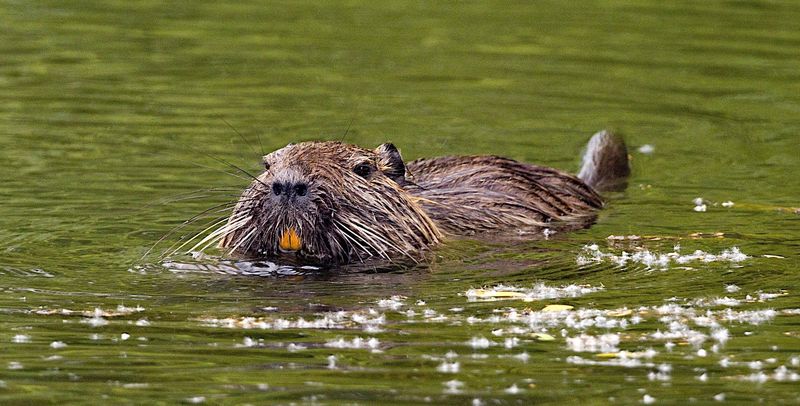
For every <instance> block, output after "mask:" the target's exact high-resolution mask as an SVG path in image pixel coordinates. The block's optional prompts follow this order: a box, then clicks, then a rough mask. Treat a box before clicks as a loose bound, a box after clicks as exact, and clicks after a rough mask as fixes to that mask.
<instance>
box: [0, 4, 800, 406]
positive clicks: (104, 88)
mask: <svg viewBox="0 0 800 406" xmlns="http://www.w3.org/2000/svg"><path fill="white" fill-rule="evenodd" d="M661 3H662V2H655V1H653V2H650V1H640V2H622V1H603V2H579V3H574V4H572V3H564V2H536V3H531V4H527V3H515V2H500V3H497V2H494V3H491V4H489V3H486V4H484V3H479V2H467V3H458V4H455V3H453V4H450V3H440V2H433V3H429V2H411V1H408V2H407V1H393V2H380V3H374V4H373V3H370V2H358V1H354V2H345V3H333V2H332V3H324V4H319V2H272V3H270V4H261V2H237V3H235V4H219V3H216V2H191V3H176V4H162V3H161V2H123V1H103V2H91V1H89V2H80V3H74V4H73V3H63V2H48V1H44V2H35V3H31V2H18V1H0V27H3V28H2V29H0V161H1V162H2V165H1V166H0V168H2V169H0V199H2V204H0V252H2V255H0V325H1V326H2V329H0V343H2V347H0V348H2V349H3V351H2V352H1V353H0V358H1V360H0V401H2V402H3V403H4V404H23V403H64V402H77V403H90V402H98V401H100V402H114V403H149V402H154V401H160V402H164V403H177V402H191V403H199V402H207V403H214V404H217V403H222V404H245V403H251V404H258V403H264V402H268V401H272V402H278V403H291V402H295V403H342V402H346V403H358V404H373V403H376V402H387V403H389V402H395V403H425V402H429V403H445V402H446V403H467V404H492V403H493V402H494V401H498V402H500V403H501V404H528V403H531V402H541V403H559V404H563V403H565V402H575V401H578V400H580V401H590V402H596V403H635V402H645V403H649V402H657V403H661V402H669V403H678V402H681V403H683V402H686V401H697V402H701V403H710V402H715V401H726V402H742V403H743V402H754V401H760V402H770V403H774V402H783V403H795V402H797V401H798V400H800V399H798V393H797V390H796V389H795V388H796V385H797V380H798V376H797V373H800V358H799V357H800V340H798V337H800V330H798V326H799V325H800V323H798V317H800V310H798V308H800V300H798V296H797V289H798V286H800V276H798V273H797V270H798V268H799V267H798V265H800V261H798V257H797V255H798V252H800V217H798V214H797V209H796V207H798V206H800V203H798V196H800V183H798V181H797V177H796V174H797V173H798V172H800V160H798V156H800V142H799V141H800V138H799V137H798V132H799V131H800V121H798V114H800V96H798V95H800V85H799V83H800V71H798V69H797V66H799V65H800V52H798V49H800V7H798V6H797V5H796V4H795V3H793V2H781V1H774V2H759V1H729V2H722V1H719V2H702V3H697V2H677V3H675V2H673V3H669V4H661ZM231 127H233V128H235V130H234V129H232V128H231ZM603 128H612V129H617V130H619V131H621V132H622V133H623V134H624V135H625V136H626V139H627V141H628V143H629V144H630V146H631V155H632V163H633V176H632V178H631V182H630V187H629V188H628V189H627V191H625V192H624V193H619V194H614V195H611V196H609V206H608V208H607V209H606V210H605V211H604V212H603V214H602V215H601V217H600V219H599V221H598V224H596V225H595V226H594V227H593V228H591V229H589V230H585V231H580V232H575V233H571V234H557V235H555V236H553V237H551V239H549V240H542V241H529V242H520V243H518V244H506V243H500V242H498V243H496V244H492V243H487V242H474V241H453V242H450V243H448V244H447V245H446V246H444V247H442V248H441V249H440V250H438V251H437V252H436V255H435V256H434V258H433V259H432V261H431V263H430V264H424V265H422V266H419V267H415V268H412V269H398V270H395V271H393V272H383V273H374V272H355V273H354V272H345V271H342V270H332V271H330V272H324V273H313V272H295V271H285V272H284V271H282V272H266V273H267V274H269V275H268V276H262V277H257V276H231V275H228V274H225V273H219V272H215V270H218V269H220V267H224V266H226V263H224V262H222V263H221V262H220V261H219V260H218V259H214V258H213V257H212V258H208V259H201V260H194V259H192V258H190V257H172V258H171V261H172V262H163V261H162V260H161V259H160V258H159V255H158V254H160V253H161V252H162V251H163V250H164V249H166V248H168V247H169V245H171V244H172V243H174V242H176V241H178V240H179V238H180V237H181V236H184V235H186V234H187V233H189V232H197V231H199V230H201V229H202V227H200V228H199V229H198V228H197V227H195V228H191V227H189V228H187V229H185V230H184V229H182V230H179V232H177V233H176V234H174V235H171V236H169V237H168V238H167V239H166V241H164V242H162V243H160V244H156V243H157V241H158V240H159V238H161V237H162V236H164V235H165V234H167V233H168V232H169V231H170V230H171V229H173V228H174V227H176V226H178V225H180V224H181V222H183V221H184V220H187V219H189V218H192V216H194V215H196V214H197V213H199V212H201V211H203V210H206V209H208V208H210V207H213V206H215V205H219V204H223V203H225V202H227V201H229V200H231V199H234V198H235V196H236V195H237V194H238V191H239V190H241V189H242V188H243V187H244V186H245V185H246V184H247V183H248V181H247V179H242V178H241V177H237V176H232V174H234V175H235V174H236V173H235V172H236V171H235V170H233V169H231V168H230V167H227V166H226V165H225V164H223V163H222V162H220V160H222V161H226V162H231V163H234V164H236V165H239V166H241V167H243V168H245V169H247V170H251V171H258V168H259V156H260V155H261V154H262V152H268V151H271V150H274V149H276V148H280V147H282V146H284V145H285V144H287V143H289V142H296V141H300V140H311V139H328V140H331V139H342V138H344V139H345V140H346V141H348V142H353V143H357V144H360V145H364V146H377V145H379V144H381V143H383V142H386V141H391V142H393V143H395V144H396V145H398V146H399V147H400V148H401V150H402V152H403V155H404V157H405V158H406V159H415V158H418V157H424V156H435V155H442V154H479V153H480V154H484V153H487V154H499V155H504V156H510V157H512V158H515V159H519V160H523V161H527V162H536V163H539V164H544V165H549V166H554V167H558V168H561V169H565V170H572V171H574V170H577V167H578V156H579V153H580V149H581V147H582V146H583V144H584V143H585V142H586V140H588V137H589V136H590V135H591V134H592V133H593V132H595V131H597V130H600V129H603ZM237 131H238V132H239V133H241V136H239V135H238V134H237ZM646 146H649V147H646ZM641 147H645V148H643V149H641V150H640V148H641ZM696 198H701V199H702V201H700V202H699V203H701V205H702V204H705V207H706V210H705V211H695V207H697V206H698V205H696V204H695V202H694V200H695V199H696ZM728 202H732V203H733V205H732V206H731V205H730V204H728ZM219 215H220V216H222V215H224V213H219ZM154 245H156V250H155V251H154V252H153V253H151V254H149V255H147V256H145V258H144V259H142V256H143V255H144V254H145V253H146V252H147V250H148V249H150V248H151V247H153V246H154ZM734 248H736V249H738V251H737V250H734ZM698 250H699V251H701V252H700V253H698V254H696V255H695V254H694V253H695V251H698ZM624 253H628V254H629V255H628V256H626V255H625V254H624ZM637 253H638V254H637ZM210 254H212V255H213V254H214V253H213V252H210ZM648 254H649V255H648ZM711 255H714V256H713V257H712V256H711ZM742 255H743V256H742ZM175 264H180V266H176V265H175ZM187 265H192V266H187ZM240 268H241V266H240ZM498 286H500V287H499V288H498V289H497V291H499V292H515V293H513V294H512V293H505V294H506V295H511V296H513V297H512V298H510V299H504V300H486V298H485V297H484V298H481V297H476V296H475V295H476V294H480V293H481V292H477V293H476V291H475V290H474V289H479V288H494V287H498ZM497 291H496V292H497ZM468 293H469V294H468ZM483 293H484V294H486V292H483ZM490 293H491V292H490ZM552 304H562V305H568V306H572V308H571V309H566V310H558V309H556V310H557V311H543V310H546V309H553V308H552V307H551V308H546V306H547V305H552Z"/></svg>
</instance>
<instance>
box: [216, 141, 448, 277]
mask: <svg viewBox="0 0 800 406" xmlns="http://www.w3.org/2000/svg"><path fill="white" fill-rule="evenodd" d="M264 166H265V168H266V170H265V171H264V172H263V173H261V174H260V175H259V176H258V177H257V178H256V179H255V180H254V181H253V182H252V183H251V184H250V186H249V187H248V188H247V189H246V190H245V191H244V192H243V193H242V195H241V197H240V199H239V202H238V203H237V204H236V207H235V208H234V210H233V212H232V214H231V216H230V217H229V219H228V221H227V223H226V224H225V225H223V226H222V227H220V228H219V229H218V230H216V231H215V232H214V233H213V234H216V235H217V236H218V238H219V239H220V240H219V246H220V247H221V248H224V249H227V250H228V251H229V252H231V253H234V252H235V253H237V254H240V255H246V256H252V257H265V256H266V257H276V256H280V255H295V256H296V257H299V258H301V259H302V260H303V261H310V262H316V263H323V264H330V263H347V262H353V261H358V262H364V261H366V260H368V259H384V260H390V259H392V258H397V257H407V258H410V259H412V260H417V259H419V258H420V256H421V254H422V253H423V252H424V251H425V249H426V248H427V247H429V246H431V245H434V244H436V243H438V241H439V240H440V238H441V234H440V232H439V230H438V229H437V227H436V225H435V224H434V222H433V221H432V220H431V219H430V218H429V217H428V215H427V214H426V213H425V212H424V211H423V209H422V208H421V207H420V205H419V204H418V202H417V201H418V198H415V197H414V196H412V195H410V194H409V193H408V192H407V191H406V190H404V189H403V185H404V184H405V182H406V180H405V172H406V168H405V164H404V163H403V159H402V158H401V156H400V153H399V152H398V150H397V148H395V147H394V145H392V144H383V145H381V146H379V147H378V148H376V149H375V150H368V149H364V148H360V147H358V146H355V145H349V144H344V143H339V142H303V143H299V144H289V145H287V146H286V147H284V148H281V149H279V150H277V151H274V152H272V153H270V154H268V155H266V156H264Z"/></svg>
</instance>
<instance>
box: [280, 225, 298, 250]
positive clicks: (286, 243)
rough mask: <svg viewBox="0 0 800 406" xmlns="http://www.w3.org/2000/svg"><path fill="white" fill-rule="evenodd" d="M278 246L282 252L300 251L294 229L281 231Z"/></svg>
mask: <svg viewBox="0 0 800 406" xmlns="http://www.w3.org/2000/svg"><path fill="white" fill-rule="evenodd" d="M278 246H279V247H281V249H282V250H284V251H297V250H299V249H300V236H299V235H297V231H295V230H294V227H289V228H287V229H285V230H283V233H282V234H281V239H280V241H279V242H278Z"/></svg>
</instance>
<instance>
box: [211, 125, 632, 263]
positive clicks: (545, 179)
mask: <svg viewBox="0 0 800 406" xmlns="http://www.w3.org/2000/svg"><path fill="white" fill-rule="evenodd" d="M263 162H264V167H265V170H264V172H263V173H261V174H260V175H259V176H256V177H254V178H253V181H252V183H251V184H250V185H249V186H248V187H247V188H246V189H245V190H244V192H243V193H242V194H241V197H240V198H239V199H238V202H237V203H236V206H235V207H234V209H233V211H232V213H231V215H230V217H229V218H228V220H227V222H226V223H225V224H224V225H222V226H221V227H220V228H219V229H217V230H215V231H214V232H212V234H211V235H210V236H209V237H211V238H216V239H218V240H219V242H218V246H219V247H220V248H222V249H225V250H226V251H227V252H228V253H229V254H231V255H235V256H239V257H247V258H274V257H287V256H288V257H293V258H294V259H295V260H299V261H302V262H305V263H314V264H346V263H351V262H361V263H363V262H366V261H370V260H375V259H379V260H388V261H399V260H402V259H409V260H412V261H420V260H422V259H423V258H424V257H425V254H426V253H427V252H429V251H430V249H431V248H432V247H434V246H436V245H437V244H439V243H440V242H442V241H443V240H445V239H448V238H452V237H458V236H476V237H479V236H484V235H498V234H502V235H527V236H529V237H528V238H531V237H530V236H533V238H537V236H541V235H546V234H548V233H549V232H551V231H552V232H554V231H567V230H574V229H579V228H585V227H588V226H590V225H591V224H592V223H594V221H595V219H596V216H597V212H598V210H599V209H601V208H602V207H603V204H604V203H603V199H602V198H601V196H600V194H599V193H600V192H603V191H608V190H615V189H621V188H624V185H625V182H626V178H627V176H628V174H629V173H630V169H629V165H628V153H627V150H626V147H625V143H624V142H623V140H622V139H621V138H620V137H618V136H615V135H613V134H612V133H610V132H608V131H601V132H599V133H597V134H595V135H594V136H593V137H592V138H591V140H590V141H589V143H588V145H587V151H586V153H585V155H584V158H583V165H582V168H581V170H580V172H579V173H578V175H577V176H574V175H571V174H568V173H566V172H563V171H560V170H557V169H553V168H546V167H542V166H537V165H532V164H526V163H521V162H517V161H515V160H512V159H508V158H503V157H499V156H446V157H438V158H423V159H418V160H416V161H412V162H408V163H406V162H404V161H403V158H402V156H401V155H400V151H399V150H398V149H397V148H396V147H395V146H394V145H393V144H391V143H387V144H383V145H380V146H379V147H377V148H376V149H374V150H370V149H365V148H361V147H358V146H355V145H350V144H346V143H342V142H333V141H322V142H302V143H298V144H289V145H287V146H286V147H284V148H281V149H279V150H277V151H274V152H272V153H270V154H268V155H266V156H264V158H263Z"/></svg>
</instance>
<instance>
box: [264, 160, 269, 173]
mask: <svg viewBox="0 0 800 406" xmlns="http://www.w3.org/2000/svg"><path fill="white" fill-rule="evenodd" d="M264 170H265V171H268V170H269V162H267V161H264Z"/></svg>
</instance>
